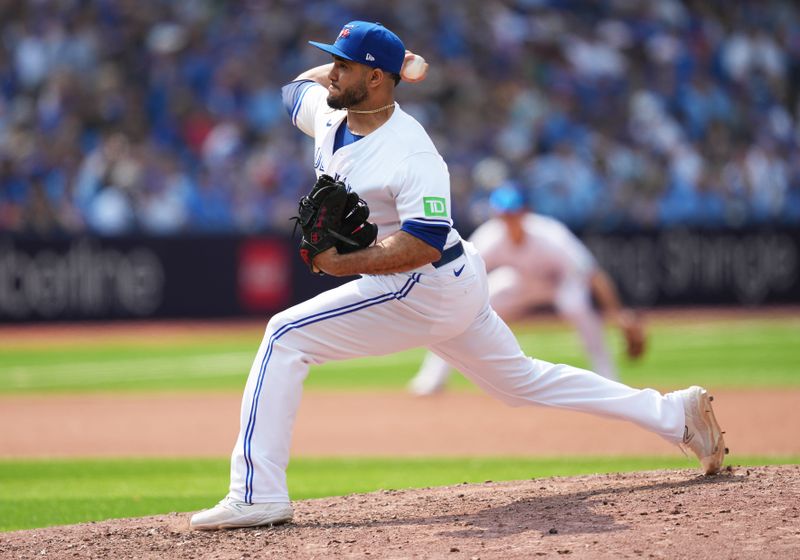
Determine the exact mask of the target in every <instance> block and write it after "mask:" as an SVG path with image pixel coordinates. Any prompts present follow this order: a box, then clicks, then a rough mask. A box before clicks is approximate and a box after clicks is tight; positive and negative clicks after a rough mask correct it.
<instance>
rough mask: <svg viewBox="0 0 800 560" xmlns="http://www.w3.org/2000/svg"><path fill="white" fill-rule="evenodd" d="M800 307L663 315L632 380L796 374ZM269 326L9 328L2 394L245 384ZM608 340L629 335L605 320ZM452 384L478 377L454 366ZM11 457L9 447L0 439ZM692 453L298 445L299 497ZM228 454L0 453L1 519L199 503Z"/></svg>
mask: <svg viewBox="0 0 800 560" xmlns="http://www.w3.org/2000/svg"><path fill="white" fill-rule="evenodd" d="M515 332H516V333H517V335H518V337H519V340H520V342H521V344H522V346H523V347H524V349H525V350H526V351H527V352H528V353H529V354H531V355H533V356H536V357H539V358H542V359H546V360H549V361H553V362H566V363H571V364H575V365H579V366H586V360H585V358H584V356H583V354H582V351H581V348H580V346H579V342H578V340H577V337H576V335H575V333H574V332H573V331H572V329H571V328H570V327H569V326H567V325H565V324H531V325H525V326H518V327H517V328H516V329H515ZM799 335H800V318H786V317H784V318H775V319H764V320H756V319H752V318H748V319H730V320H725V321H720V320H716V321H714V320H706V321H689V320H687V321H686V322H684V323H676V322H664V321H662V322H659V321H654V322H653V323H652V324H651V325H650V338H649V352H648V354H647V356H646V357H645V359H644V360H642V361H640V362H637V363H630V362H627V361H625V360H624V359H621V360H620V370H621V374H622V378H623V380H624V381H626V382H627V383H629V384H632V385H635V386H652V387H657V388H660V389H671V388H676V387H682V386H686V385H687V384H693V383H697V384H703V385H706V386H709V387H714V388H715V389H719V388H734V387H738V388H759V387H771V388H796V387H800V345H798V341H800V336H799ZM260 337H261V330H260V329H253V331H252V332H251V331H241V332H230V331H225V332H221V333H220V334H219V335H218V336H216V335H213V334H212V335H209V334H208V333H206V334H204V335H202V336H198V337H196V338H192V336H191V335H190V334H187V335H184V336H177V337H175V338H174V339H169V340H166V339H155V340H154V339H153V338H152V337H151V338H142V339H136V338H134V337H128V338H125V339H124V340H115V339H113V338H112V339H110V340H108V339H105V340H104V339H98V340H96V341H91V340H88V341H87V340H83V339H82V340H80V341H76V342H75V343H74V344H72V343H69V344H66V343H60V344H57V345H56V346H55V347H53V346H51V345H50V344H48V340H46V339H43V340H42V343H41V344H37V343H35V342H30V341H26V343H25V344H20V345H18V346H16V347H15V346H12V345H10V344H7V343H4V342H3V341H2V340H0V395H5V396H6V397H12V398H13V396H14V395H31V394H42V393H53V392H73V393H82V392H97V391H103V392H108V391H110V392H129V391H149V392H159V391H181V392H184V391H196V390H224V391H233V392H237V393H238V392H239V391H241V389H242V387H243V385H244V381H245V378H246V375H247V371H248V370H249V367H250V361H251V360H252V357H253V355H254V354H255V351H256V349H257V346H258V343H259V341H260ZM609 337H610V338H611V340H610V343H611V344H612V347H613V348H616V349H619V348H621V340H619V339H618V338H617V335H616V333H610V334H609ZM421 357H422V351H420V350H413V351H408V352H404V353H401V354H396V355H393V356H385V357H377V358H366V359H361V360H354V361H349V362H341V363H333V364H326V365H324V366H321V367H317V368H314V369H313V370H312V373H311V376H310V377H309V380H308V381H307V383H306V387H307V388H308V389H313V390H348V391H349V390H358V389H386V390H401V389H402V388H403V387H404V386H405V384H406V383H407V382H408V380H409V378H410V377H411V376H412V375H413V373H414V371H415V370H416V368H417V366H418V365H419V361H420V359H421ZM452 383H453V386H455V387H457V388H459V389H464V390H469V388H470V385H469V383H468V382H467V381H466V380H464V379H463V378H461V377H460V376H457V377H455V378H454V380H453V382H452ZM0 457H2V450H0ZM798 462H800V457H731V458H730V461H729V463H732V464H736V463H739V464H748V465H750V464H770V463H771V464H774V463H798ZM690 466H694V461H689V460H687V459H683V458H682V457H677V458H672V459H665V458H646V457H644V458H624V459H614V458H602V459H598V458H583V457H570V458H559V459H542V458H530V459H437V458H431V459H427V460H411V459H369V458H357V459H350V460H345V459H311V458H295V459H294V460H293V462H292V465H291V466H290V470H289V480H290V487H291V489H292V492H293V497H294V498H296V499H303V498H313V497H322V496H332V495H344V494H350V493H354V492H367V491H371V490H376V489H380V488H408V487H420V486H436V485H443V484H455V483H459V482H463V481H468V482H481V481H484V480H487V479H491V480H513V479H524V478H532V477H542V476H552V475H560V476H569V475H575V474H588V473H601V472H620V471H631V470H643V469H656V468H681V467H690ZM227 477H228V461H227V458H220V459H218V460H209V459H198V460H185V459H181V460H177V459H176V460H162V459H119V460H94V459H87V460H58V461H45V460H41V461H40V460H36V461H21V460H2V459H0V530H6V531H8V530H14V529H21V528H32V527H43V526H48V525H57V524H64V523H76V522H80V521H89V520H100V519H107V518H111V517H129V516H139V515H148V514H156V513H164V512H169V511H190V510H195V509H199V508H203V507H208V506H210V505H212V504H213V503H214V502H216V501H217V500H219V499H220V498H221V497H222V496H223V495H224V494H225V492H226V488H227Z"/></svg>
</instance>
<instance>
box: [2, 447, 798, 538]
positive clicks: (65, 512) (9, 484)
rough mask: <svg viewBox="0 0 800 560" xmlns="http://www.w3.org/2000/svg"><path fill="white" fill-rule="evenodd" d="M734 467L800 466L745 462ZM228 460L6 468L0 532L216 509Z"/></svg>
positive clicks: (300, 495) (399, 475)
mask: <svg viewBox="0 0 800 560" xmlns="http://www.w3.org/2000/svg"><path fill="white" fill-rule="evenodd" d="M732 462H733V463H734V464H736V463H738V464H744V465H760V464H781V463H797V462H800V457H782V458H775V457H741V458H734V459H733V460H732ZM694 466H695V465H694V462H693V461H689V460H688V459H684V458H682V457H675V458H658V459H652V458H624V459H615V458H591V457H588V458H587V457H562V458H549V459H548V458H535V459H534V458H532V459H519V458H514V459H499V458H493V459H452V458H448V459H308V458H300V459H295V460H293V461H292V463H291V465H290V466H289V487H290V489H291V491H292V495H293V498H295V499H306V498H319V497H325V496H339V495H346V494H351V493H358V492H370V491H374V490H379V489H401V488H415V487H426V486H443V485H449V484H458V483H461V482H484V481H486V480H493V481H500V480H523V479H530V478H540V477H547V476H572V475H579V474H592V473H606V472H625V471H639V470H652V469H668V468H669V469H672V468H687V467H688V468H694ZM227 486H228V461H227V460H225V459H181V460H177V459H176V460H172V459H170V460H164V459H115V460H59V461H7V460H6V461H0V531H13V530H17V529H28V528H34V527H46V526H51V525H64V524H69V523H79V522H85V521H99V520H103V519H110V518H115V517H138V516H144V515H154V514H159V513H166V512H170V511H193V510H198V509H202V508H206V507H210V506H211V505H213V504H214V503H216V502H217V501H218V500H219V499H220V498H222V496H224V495H225V493H226V491H227Z"/></svg>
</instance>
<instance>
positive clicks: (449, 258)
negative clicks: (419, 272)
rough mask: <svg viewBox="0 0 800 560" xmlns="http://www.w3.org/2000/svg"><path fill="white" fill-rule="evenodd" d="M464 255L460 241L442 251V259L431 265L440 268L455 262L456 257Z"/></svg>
mask: <svg viewBox="0 0 800 560" xmlns="http://www.w3.org/2000/svg"><path fill="white" fill-rule="evenodd" d="M463 254H464V246H463V245H462V244H461V241H459V242H458V243H456V244H455V245H453V246H452V247H448V248H447V249H445V250H444V251H442V258H440V259H439V260H438V261H436V262H435V263H431V264H432V265H433V266H434V267H435V268H439V267H442V266H444V265H446V264H447V263H451V262H453V261H454V260H456V259H457V258H458V257H460V256H461V255H463Z"/></svg>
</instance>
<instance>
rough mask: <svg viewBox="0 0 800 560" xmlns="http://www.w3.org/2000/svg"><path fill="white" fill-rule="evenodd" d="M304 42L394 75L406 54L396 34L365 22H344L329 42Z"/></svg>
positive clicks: (377, 24)
mask: <svg viewBox="0 0 800 560" xmlns="http://www.w3.org/2000/svg"><path fill="white" fill-rule="evenodd" d="M308 44H310V45H313V46H315V47H317V48H318V49H322V50H323V51H325V52H327V53H330V54H332V55H335V56H338V57H341V58H344V59H345V60H351V61H353V62H359V63H361V64H366V65H367V66H371V67H373V68H380V69H381V70H386V71H387V72H393V73H395V74H399V73H400V69H401V68H402V67H403V60H404V59H405V56H406V48H405V46H403V41H401V40H400V37H398V36H397V35H395V34H394V33H392V32H391V31H389V30H388V29H386V28H385V27H384V26H383V25H381V24H380V23H369V22H366V21H351V22H350V23H348V24H346V25H345V26H344V27H342V30H341V31H340V32H339V36H338V37H336V42H334V43H333V44H332V45H327V44H325V43H318V42H316V41H309V42H308Z"/></svg>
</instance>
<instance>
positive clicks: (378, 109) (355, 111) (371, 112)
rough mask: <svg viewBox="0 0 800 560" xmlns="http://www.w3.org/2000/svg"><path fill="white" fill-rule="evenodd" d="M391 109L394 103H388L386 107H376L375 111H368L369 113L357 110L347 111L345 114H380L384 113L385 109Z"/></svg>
mask: <svg viewBox="0 0 800 560" xmlns="http://www.w3.org/2000/svg"><path fill="white" fill-rule="evenodd" d="M391 107H394V102H392V103H389V104H388V105H384V106H383V107H378V108H377V109H370V110H369V111H359V110H358V109H348V110H347V112H348V113H356V114H359V115H371V114H373V113H380V112H381V111H385V110H386V109H389V108H391Z"/></svg>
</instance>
